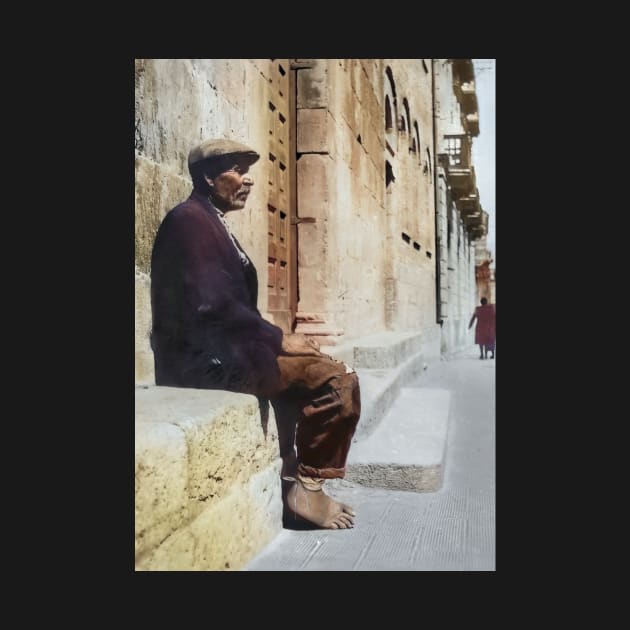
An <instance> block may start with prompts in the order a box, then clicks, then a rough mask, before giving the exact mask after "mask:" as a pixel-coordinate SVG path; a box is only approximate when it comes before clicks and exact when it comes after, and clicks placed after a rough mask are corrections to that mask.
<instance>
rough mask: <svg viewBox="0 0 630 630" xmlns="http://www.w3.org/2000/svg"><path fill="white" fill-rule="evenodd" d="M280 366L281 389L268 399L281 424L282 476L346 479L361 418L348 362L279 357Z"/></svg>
mask: <svg viewBox="0 0 630 630" xmlns="http://www.w3.org/2000/svg"><path fill="white" fill-rule="evenodd" d="M278 367H279V369H280V385H279V387H278V389H277V391H275V392H272V393H271V395H269V396H268V397H269V399H270V400H271V404H272V405H273V407H274V411H275V414H276V421H277V424H278V434H279V439H280V455H281V457H282V459H283V461H284V466H283V475H293V476H294V475H295V473H299V474H302V475H306V476H309V477H318V478H323V479H334V478H342V477H344V475H345V473H346V468H345V466H346V459H347V457H348V451H349V450H350V444H351V442H352V436H353V435H354V431H355V429H356V426H357V423H358V421H359V416H360V414H361V397H360V390H359V378H358V376H357V374H356V372H351V373H349V374H347V373H346V366H345V364H344V363H341V362H340V361H336V360H334V359H333V358H331V357H329V356H327V355H324V354H321V353H319V356H312V355H286V354H281V355H280V356H279V357H278ZM294 444H295V450H294ZM296 451H297V453H296Z"/></svg>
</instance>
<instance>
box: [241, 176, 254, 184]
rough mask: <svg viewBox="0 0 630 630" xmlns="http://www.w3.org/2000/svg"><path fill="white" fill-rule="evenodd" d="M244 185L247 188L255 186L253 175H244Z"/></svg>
mask: <svg viewBox="0 0 630 630" xmlns="http://www.w3.org/2000/svg"><path fill="white" fill-rule="evenodd" d="M243 184H244V185H245V186H253V185H254V179H253V178H252V176H251V175H243Z"/></svg>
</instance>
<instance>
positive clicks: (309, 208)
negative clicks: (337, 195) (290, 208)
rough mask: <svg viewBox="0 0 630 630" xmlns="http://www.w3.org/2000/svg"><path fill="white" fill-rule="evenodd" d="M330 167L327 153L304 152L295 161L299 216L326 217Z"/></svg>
mask: <svg viewBox="0 0 630 630" xmlns="http://www.w3.org/2000/svg"><path fill="white" fill-rule="evenodd" d="M330 167H331V160H330V158H329V157H328V156H327V155H319V154H306V155H303V156H302V157H301V158H300V159H299V160H298V161H297V185H298V199H299V201H300V205H299V215H300V216H301V217H315V218H316V219H317V220H318V221H321V220H323V219H324V218H326V217H327V215H328V205H329V199H330V188H331V186H330V181H329V179H330V178H329V170H330Z"/></svg>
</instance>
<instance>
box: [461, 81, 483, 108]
mask: <svg viewBox="0 0 630 630" xmlns="http://www.w3.org/2000/svg"><path fill="white" fill-rule="evenodd" d="M458 91H459V94H458V99H457V100H458V101H459V104H460V106H461V109H462V112H463V113H464V114H474V113H476V112H477V111H479V107H478V106H477V94H476V92H475V82H474V81H470V82H469V83H462V84H461V85H460V86H459V90H456V92H455V93H456V94H457V92H458Z"/></svg>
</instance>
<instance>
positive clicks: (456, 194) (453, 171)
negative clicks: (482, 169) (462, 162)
mask: <svg viewBox="0 0 630 630" xmlns="http://www.w3.org/2000/svg"><path fill="white" fill-rule="evenodd" d="M448 183H449V186H450V187H451V195H452V196H453V199H454V200H455V201H458V200H459V199H461V198H462V197H469V196H470V195H472V194H474V193H475V191H476V189H477V179H476V177H475V167H474V166H470V167H469V168H462V167H460V166H450V167H449V169H448Z"/></svg>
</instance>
